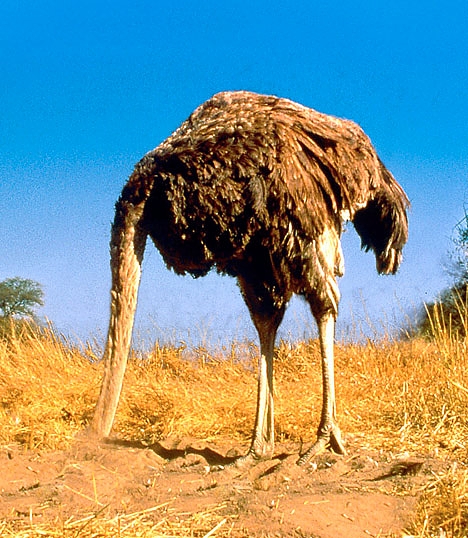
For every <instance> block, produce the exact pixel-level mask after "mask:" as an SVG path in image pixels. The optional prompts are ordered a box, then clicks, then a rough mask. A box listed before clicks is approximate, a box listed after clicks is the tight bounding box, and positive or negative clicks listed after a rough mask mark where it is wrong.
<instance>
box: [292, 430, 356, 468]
mask: <svg viewBox="0 0 468 538" xmlns="http://www.w3.org/2000/svg"><path fill="white" fill-rule="evenodd" d="M327 448H330V449H331V450H333V452H336V453H337V454H341V455H343V456H344V455H345V454H346V449H345V447H344V445H343V441H342V439H341V432H340V428H339V427H338V426H337V425H336V424H332V425H329V426H325V427H320V428H319V431H318V434H317V441H315V443H314V444H313V445H312V446H311V447H310V448H309V450H307V452H305V453H304V454H303V455H302V456H301V457H300V458H299V460H298V461H297V464H298V465H304V464H306V463H307V462H309V461H310V460H311V459H312V458H314V457H315V456H316V455H317V454H320V452H323V451H324V450H325V449H327Z"/></svg>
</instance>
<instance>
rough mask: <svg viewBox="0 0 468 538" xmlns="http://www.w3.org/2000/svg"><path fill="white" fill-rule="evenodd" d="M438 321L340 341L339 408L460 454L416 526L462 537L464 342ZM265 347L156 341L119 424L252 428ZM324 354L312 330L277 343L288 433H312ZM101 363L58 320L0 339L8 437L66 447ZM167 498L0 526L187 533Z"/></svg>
mask: <svg viewBox="0 0 468 538" xmlns="http://www.w3.org/2000/svg"><path fill="white" fill-rule="evenodd" d="M434 330H435V333H436V334H435V338H434V340H432V341H427V340H422V339H414V340H410V341H406V342H390V341H383V342H379V343H373V342H370V341H369V342H368V343H367V344H363V345H357V344H353V345H338V346H337V350H336V356H337V367H336V370H337V387H338V402H339V404H338V405H339V408H338V413H339V421H340V424H341V426H342V429H343V431H344V432H346V433H347V434H350V435H353V434H354V435H355V436H359V443H360V444H361V445H363V446H368V447H369V448H372V449H384V450H391V451H394V452H403V451H410V452H412V453H418V454H421V455H424V454H430V455H432V456H434V455H439V456H440V457H443V456H450V458H453V459H457V460H458V461H459V466H458V467H454V468H452V470H451V471H450V472H449V473H446V474H444V475H440V476H434V478H433V480H432V481H431V482H430V483H429V485H428V486H427V487H426V489H425V490H424V491H423V493H422V496H421V503H420V506H419V510H418V513H417V514H416V516H415V520H414V524H413V526H412V528H411V529H410V530H409V531H408V532H410V533H411V535H412V536H418V537H420V538H429V537H433V536H437V537H440V536H447V537H449V536H450V537H453V538H460V537H462V536H467V535H468V534H467V531H466V528H468V474H467V471H466V470H465V469H466V466H465V465H466V464H467V463H468V456H467V454H468V452H467V449H468V447H467V443H468V353H467V342H466V340H465V341H463V340H457V339H455V338H453V337H452V336H451V335H450V334H449V333H447V331H445V332H444V331H442V330H440V331H437V327H436V326H435V327H434ZM257 351H258V350H257V348H256V346H254V345H251V344H247V343H245V344H242V343H236V344H233V345H232V347H231V348H230V349H224V350H222V352H221V351H220V352H219V353H209V352H207V351H206V350H205V349H203V348H196V349H186V348H185V347H184V346H183V345H181V346H180V347H162V346H159V345H156V346H155V347H154V348H153V350H152V351H151V353H150V354H148V355H147V356H145V357H144V358H143V359H137V358H135V357H133V358H132V359H131V360H130V362H129V367H128V371H127V374H126V383H125V387H124V391H123V394H122V400H121V404H120V407H119V411H118V419H117V422H116V425H115V431H117V432H120V433H121V434H122V435H123V436H125V437H129V438H132V439H135V440H136V439H139V440H141V441H145V442H148V443H152V442H154V441H156V440H158V439H161V438H165V437H167V436H170V435H171V434H174V433H177V435H180V436H184V435H190V436H194V437H197V438H200V439H206V440H214V439H220V438H230V439H239V440H247V439H248V438H249V437H250V434H251V430H252V426H253V419H254V414H255V402H256V397H255V394H256V375H255V370H256V356H257ZM319 359H320V358H319V349H318V345H317V343H316V342H315V341H311V342H303V343H298V344H295V345H289V344H287V343H285V342H281V343H280V345H279V348H278V352H277V360H276V363H275V383H276V430H277V432H276V434H277V437H278V438H279V439H280V440H286V439H291V440H294V441H297V442H299V441H301V440H302V439H304V440H305V441H311V440H312V437H313V432H314V431H315V428H316V426H317V420H318V417H319V411H320V405H321V395H320V392H321V386H320V370H319V367H320V360H319ZM100 371H101V364H99V362H97V361H96V357H95V355H94V354H93V352H92V350H91V349H90V348H89V347H88V348H86V349H84V350H83V349H81V348H79V347H77V346H74V345H72V344H70V343H69V342H67V341H66V340H64V339H63V338H61V337H58V336H56V335H55V334H54V333H53V332H51V331H46V332H45V333H44V334H43V335H23V336H22V337H19V336H17V337H13V338H12V339H10V340H0V442H1V443H2V444H3V445H7V444H10V443H20V444H22V445H24V446H25V448H27V449H37V448H41V449H42V450H43V451H44V450H57V449H64V448H67V447H69V446H70V444H71V441H72V439H73V436H74V435H75V434H76V433H77V432H78V431H80V430H81V429H83V427H84V425H85V424H86V423H87V421H88V420H89V418H90V415H91V413H92V409H93V405H94V403H95V400H96V397H97V393H98V390H99V384H100V379H99V377H100V376H99V373H100ZM291 395H293V396H291ZM299 402H300V405H298V403H299ZM361 432H367V433H366V434H365V436H364V435H363V434H362V433H361ZM168 509H169V508H168V507H155V509H154V510H159V511H160V512H161V520H160V521H161V522H162V523H160V527H159V528H158V529H157V530H156V529H155V528H154V520H153V519H149V518H146V517H145V516H146V514H144V513H138V514H137V515H134V517H133V519H132V518H131V517H130V516H126V517H127V520H125V521H124V520H123V519H119V520H117V519H113V520H106V519H105V518H104V517H100V516H99V515H94V516H93V517H90V519H89V520H86V521H85V520H82V521H69V522H62V523H61V524H60V525H61V526H60V531H57V532H56V533H55V534H54V532H53V531H51V530H50V529H49V530H47V531H46V530H45V529H41V528H39V527H38V528H36V529H31V528H28V529H27V530H26V529H25V531H24V533H23V534H21V531H19V530H18V529H16V530H15V534H13V530H12V529H11V528H10V527H9V523H8V522H3V523H1V522H0V534H1V535H2V536H77V535H79V536H85V537H86V536H111V535H113V534H115V533H116V530H115V529H117V528H118V530H119V533H120V534H119V536H133V535H134V534H132V532H134V531H135V525H137V526H138V529H139V531H138V532H139V534H138V535H139V536H143V537H145V536H180V535H182V534H183V533H182V532H181V531H180V529H176V528H172V529H171V527H170V525H174V523H171V524H169V523H168V521H169V520H165V518H164V514H165V513H166V512H165V511H167V510H168ZM215 516H216V517H215ZM193 517H194V518H196V517H198V518H199V519H200V518H201V520H200V521H198V520H197V521H195V519H194V520H193V521H192V520H190V518H189V519H188V520H185V522H184V525H186V527H184V528H185V529H186V531H187V529H189V528H190V529H191V530H190V532H191V533H192V534H191V535H199V536H203V535H205V534H206V535H208V533H209V532H210V528H214V527H215V526H216V525H220V528H221V526H225V527H226V528H228V527H229V522H228V521H224V520H223V518H222V517H221V516H217V515H216V514H215V513H211V514H209V515H207V517H206V520H204V521H202V520H203V514H198V515H197V516H193ZM164 521H166V523H164ZM98 527H99V529H101V530H100V531H99V532H101V531H102V532H101V534H99V533H98V531H97V530H96V529H97V528H98ZM77 529H78V530H79V534H77V532H76V531H77ZM106 529H107V530H106ZM194 529H198V530H197V532H194ZM440 529H442V530H440ZM36 531H37V532H36ZM179 531H180V532H179ZM187 532H188V531H187ZM93 533H94V534H93ZM126 533H127V534H126ZM444 533H445V534H444Z"/></svg>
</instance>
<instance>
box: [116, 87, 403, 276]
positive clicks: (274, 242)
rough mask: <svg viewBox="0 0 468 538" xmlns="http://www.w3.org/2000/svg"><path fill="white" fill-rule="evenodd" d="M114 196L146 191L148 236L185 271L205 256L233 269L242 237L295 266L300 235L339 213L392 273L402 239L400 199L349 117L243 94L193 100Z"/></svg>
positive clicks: (328, 225)
mask: <svg viewBox="0 0 468 538" xmlns="http://www.w3.org/2000/svg"><path fill="white" fill-rule="evenodd" d="M122 198H123V199H124V200H126V201H131V200H133V201H134V203H135V204H138V203H140V202H141V201H142V200H143V199H146V198H148V200H147V203H146V206H145V218H144V223H145V224H144V225H145V226H146V228H147V229H148V232H149V234H150V236H151V237H152V238H153V240H154V241H155V243H156V245H157V246H158V248H159V249H160V250H161V252H162V254H163V256H164V258H165V260H166V262H167V264H168V265H169V266H171V267H173V268H174V269H175V270H176V271H178V272H180V273H184V272H190V273H192V274H193V275H195V276H198V275H202V274H205V273H206V272H207V271H208V270H209V269H210V268H211V267H212V266H213V265H216V266H217V267H218V269H219V270H221V271H226V272H228V273H231V274H234V273H235V267H234V266H235V263H236V260H238V259H240V258H242V257H243V256H245V252H246V249H247V250H248V248H249V245H252V244H256V245H257V244H261V245H263V246H265V247H266V248H267V249H268V250H269V251H270V252H271V255H272V257H273V258H277V259H278V260H280V259H283V260H285V259H286V260H288V261H289V266H290V267H297V266H298V264H299V265H300V263H301V258H302V257H303V254H304V245H308V244H312V243H313V242H314V241H315V240H316V239H317V238H318V237H319V236H320V235H321V234H323V233H324V232H325V231H326V230H329V229H333V230H335V231H336V232H337V233H338V234H339V233H340V232H341V222H342V219H343V218H349V219H350V220H352V221H353V222H354V224H355V226H356V229H357V231H358V233H359V234H360V236H361V238H362V241H363V247H364V248H366V249H369V248H371V249H373V250H374V252H375V254H376V257H377V267H378V269H379V271H382V272H393V271H395V270H396V268H397V266H398V262H399V251H400V250H401V248H402V246H403V244H404V242H405V241H406V237H407V219H406V208H407V207H408V199H407V198H406V195H405V194H404V192H403V190H402V189H401V187H400V186H399V185H398V184H397V183H396V181H395V180H394V178H393V177H392V175H391V174H390V172H389V171H388V170H387V169H386V168H385V167H384V165H383V164H382V163H381V161H380V159H379V158H378V156H377V154H376V152H375V150H374V148H373V147H372V144H371V142H370V140H369V139H368V137H367V136H366V135H365V134H364V132H363V131H362V129H361V128H360V127H359V126H358V125H356V124H355V123H353V122H351V121H347V120H341V119H338V118H335V117H332V116H328V115H325V114H321V113H318V112H316V111H314V110H312V109H310V108H306V107H304V106H301V105H298V104H296V103H294V102H292V101H289V100H287V99H280V98H277V97H272V96H264V95H258V94H254V93H250V92H226V93H221V94H217V95H215V96H214V97H212V98H211V99H210V100H208V101H207V102H206V103H204V104H203V105H201V106H200V107H199V108H197V109H196V110H195V111H194V112H193V114H192V115H191V116H190V117H189V118H188V119H187V120H186V121H185V122H184V123H183V124H182V125H181V126H180V127H179V129H177V130H176V131H175V132H174V134H173V135H171V136H170V137H169V138H168V139H167V140H165V141H164V142H163V143H162V144H161V145H160V146H158V147H157V148H156V149H155V150H153V151H151V152H150V153H148V154H147V155H146V156H145V157H144V158H143V159H142V161H140V163H138V165H137V166H136V169H135V172H134V174H133V175H132V177H131V178H130V180H129V182H128V184H127V186H126V188H125V189H124V191H123V194H122ZM278 263H279V262H278ZM299 276H300V275H299Z"/></svg>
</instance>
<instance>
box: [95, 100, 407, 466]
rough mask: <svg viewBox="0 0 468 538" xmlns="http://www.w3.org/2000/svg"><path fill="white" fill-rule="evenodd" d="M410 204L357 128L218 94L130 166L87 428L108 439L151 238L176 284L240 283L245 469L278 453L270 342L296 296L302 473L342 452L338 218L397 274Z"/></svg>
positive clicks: (274, 103) (383, 268)
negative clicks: (303, 308) (301, 316)
mask: <svg viewBox="0 0 468 538" xmlns="http://www.w3.org/2000/svg"><path fill="white" fill-rule="evenodd" d="M408 207H409V201H408V198H407V197H406V195H405V193H404V191H403V189H402V188H401V187H400V185H399V184H398V183H397V182H396V181H395V179H394V178H393V176H392V175H391V173H390V172H389V171H388V170H387V169H386V168H385V166H384V165H383V163H382V162H381V160H380V159H379V157H378V156H377V154H376V152H375V150H374V148H373V146H372V144H371V142H370V140H369V139H368V138H367V136H366V135H365V134H364V132H363V131H362V130H361V128H360V127H359V126H358V125H356V124H355V123H353V122H351V121H347V120H342V119H338V118H335V117H332V116H328V115H325V114H321V113H319V112H316V111H315V110H312V109H310V108H306V107H304V106H301V105H299V104H297V103H294V102H292V101H290V100H287V99H282V98H278V97H274V96H266V95H260V94H255V93H251V92H244V91H239V92H224V93H219V94H216V95H215V96H213V97H212V98H211V99H209V100H208V101H206V102H205V103H204V104H202V105H201V106H199V107H198V108H197V109H196V110H195V111H194V112H193V113H192V114H191V115H190V117H189V118H188V119H187V120H186V121H185V122H184V123H183V124H182V125H181V126H180V127H179V128H178V129H177V130H176V131H175V132H174V133H173V134H172V135H171V136H170V137H169V138H167V139H166V140H165V141H164V142H162V143H161V144H160V145H159V146H158V147H157V148H156V149H154V150H153V151H150V152H149V153H147V154H146V155H145V156H144V157H143V159H142V160H141V161H140V162H139V163H137V165H136V166H135V169H134V172H133V173H132V175H131V176H130V178H129V180H128V182H127V183H126V185H125V186H124V188H123V191H122V193H121V196H120V198H119V200H118V201H117V203H116V211H115V220H114V223H113V227H112V234H111V243H110V245H111V249H110V250H111V269H112V290H111V313H110V322H109V331H108V338H107V345H106V349H105V353H104V357H105V366H104V377H103V382H102V387H101V392H100V395H99V399H98V402H97V405H96V409H95V413H94V417H93V419H92V422H91V425H90V431H91V432H92V433H93V434H94V435H97V436H101V437H102V436H104V437H105V436H108V435H109V434H110V431H111V428H112V424H113V421H114V417H115V413H116V409H117V405H118V400H119V396H120V391H121V388H122V383H123V377H124V372H125V367H126V361H127V356H128V353H129V348H130V341H131V334H132V327H133V320H134V314H135V309H136V304H137V294H138V287H139V281H140V268H141V263H142V259H143V253H144V249H145V243H146V239H147V237H148V236H149V237H150V238H151V239H152V241H153V242H154V244H155V246H156V247H157V248H158V249H159V251H160V252H161V254H162V257H163V259H164V261H165V263H166V265H167V267H168V268H171V269H173V270H174V271H175V272H176V273H178V274H182V275H183V274H186V273H189V274H191V275H192V276H194V277H200V276H203V275H205V274H206V273H208V271H210V270H211V269H212V268H216V270H217V271H218V272H219V273H222V274H227V275H231V276H233V277H235V278H237V282H238V285H239V287H240V290H241V293H242V296H243V298H244V300H245V303H246V304H247V307H248V309H249V312H250V316H251V318H252V321H253V323H254V325H255V327H256V330H257V332H258V335H259V339H260V359H259V376H258V394H257V411H256V419H255V426H254V431H253V437H252V441H251V445H250V449H249V451H248V453H247V454H246V455H245V456H243V458H242V460H243V461H244V462H246V461H247V462H249V461H250V462H251V464H254V463H255V461H257V460H259V459H266V458H271V457H272V455H273V450H274V417H273V354H274V345H275V337H276V333H277V329H278V327H279V325H280V323H281V321H282V318H283V315H284V312H285V309H286V306H287V304H288V301H289V300H290V298H291V296H292V295H293V294H298V295H300V296H303V297H304V298H305V299H306V300H307V301H308V303H309V305H310V309H311V311H312V314H313V316H314V318H315V320H316V322H317V326H318V330H319V341H320V349H321V362H322V383H323V393H322V398H323V402H322V411H321V419H320V424H319V428H318V432H317V439H316V441H315V443H314V444H313V445H312V446H311V448H310V449H309V450H308V451H307V452H306V453H305V454H303V455H302V457H301V458H300V459H299V461H298V463H300V464H303V463H305V462H307V461H308V460H310V459H311V458H312V457H313V456H314V455H316V454H317V453H318V452H319V451H322V450H324V449H325V448H330V449H332V450H333V451H335V452H337V453H339V454H344V453H345V447H344V444H343V442H342V439H341V434H340V429H339V426H338V423H337V419H336V412H335V388H334V365H333V343H334V342H333V341H334V330H335V320H336V317H337V313H338V302H339V298H340V293H339V290H338V286H337V281H336V278H337V277H339V276H341V275H342V274H343V257H342V251H341V246H340V235H341V231H342V224H343V220H351V221H352V222H353V224H354V226H355V228H356V230H357V232H358V234H359V235H360V237H361V240H362V248H364V249H365V250H369V249H370V250H372V251H373V252H374V253H375V257H376V266H377V271H378V272H379V273H383V274H389V273H395V272H396V271H397V269H398V266H399V264H400V261H401V251H402V248H403V246H404V244H405V243H406V240H407V235H408V222H407V214H406V211H407V208H408Z"/></svg>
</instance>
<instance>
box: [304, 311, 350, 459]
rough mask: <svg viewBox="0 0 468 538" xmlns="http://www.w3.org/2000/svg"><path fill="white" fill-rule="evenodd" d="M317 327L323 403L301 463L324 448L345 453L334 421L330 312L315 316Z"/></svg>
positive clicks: (333, 377)
mask: <svg viewBox="0 0 468 538" xmlns="http://www.w3.org/2000/svg"><path fill="white" fill-rule="evenodd" d="M316 318H317V324H318V329H319V339H320V351H321V355H322V384H323V403H322V415H321V420H320V426H319V429H318V432H317V441H316V442H315V444H313V445H312V447H311V448H310V449H309V450H308V451H307V452H306V453H305V454H303V456H301V458H300V459H299V461H298V464H299V465H303V464H304V463H306V462H308V461H309V460H310V459H311V458H313V457H314V456H315V455H316V454H318V453H319V452H321V451H322V450H323V449H324V448H326V447H328V446H329V447H330V448H332V449H333V450H334V451H335V452H336V453H338V454H346V450H345V448H344V446H343V443H342V441H341V432H340V428H339V427H338V424H337V421H336V404H335V376H334V353H333V345H334V337H335V316H334V315H333V314H332V313H331V312H326V313H325V314H322V315H320V316H316Z"/></svg>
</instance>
